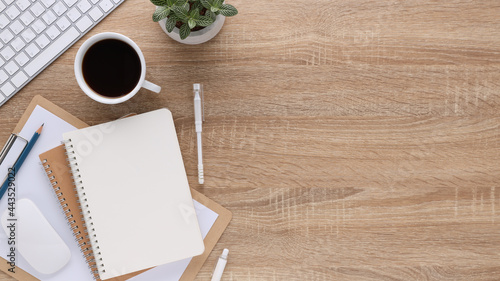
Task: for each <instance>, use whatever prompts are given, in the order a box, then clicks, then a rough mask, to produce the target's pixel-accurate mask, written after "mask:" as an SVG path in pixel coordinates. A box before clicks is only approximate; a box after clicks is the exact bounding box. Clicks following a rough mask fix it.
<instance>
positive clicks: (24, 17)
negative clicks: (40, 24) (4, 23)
mask: <svg viewBox="0 0 500 281" xmlns="http://www.w3.org/2000/svg"><path fill="white" fill-rule="evenodd" d="M20 19H21V21H22V22H23V23H24V25H26V26H28V25H29V24H30V23H32V22H33V21H34V20H35V17H34V16H33V15H32V14H31V13H30V11H26V12H24V14H22V15H21V17H20Z"/></svg>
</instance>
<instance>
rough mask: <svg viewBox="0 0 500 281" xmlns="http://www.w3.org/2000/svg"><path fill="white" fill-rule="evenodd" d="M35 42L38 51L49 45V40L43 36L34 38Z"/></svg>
mask: <svg viewBox="0 0 500 281" xmlns="http://www.w3.org/2000/svg"><path fill="white" fill-rule="evenodd" d="M35 42H36V43H37V44H38V46H40V49H43V48H45V47H47V45H49V44H50V40H49V38H47V36H45V34H42V35H40V36H39V37H38V38H36V40H35Z"/></svg>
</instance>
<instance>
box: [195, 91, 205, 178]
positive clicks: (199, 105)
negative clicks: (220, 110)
mask: <svg viewBox="0 0 500 281" xmlns="http://www.w3.org/2000/svg"><path fill="white" fill-rule="evenodd" d="M193 90H194V124H195V129H196V137H197V140H198V182H199V183H200V184H203V182H204V176H203V156H202V155H203V153H202V145H201V132H202V124H203V121H205V105H204V99H203V86H202V85H201V84H198V83H196V84H193Z"/></svg>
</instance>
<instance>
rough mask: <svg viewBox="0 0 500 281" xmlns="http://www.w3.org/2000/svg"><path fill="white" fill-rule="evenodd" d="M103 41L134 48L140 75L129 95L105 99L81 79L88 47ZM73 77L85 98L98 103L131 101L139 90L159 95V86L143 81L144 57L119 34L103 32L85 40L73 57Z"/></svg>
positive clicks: (136, 47) (129, 41)
mask: <svg viewBox="0 0 500 281" xmlns="http://www.w3.org/2000/svg"><path fill="white" fill-rule="evenodd" d="M105 39H116V40H120V41H123V42H125V43H127V44H128V45H129V46H131V47H132V48H134V50H135V51H136V53H137V55H138V56H139V59H140V61H141V75H140V78H139V82H137V85H136V86H135V88H134V89H133V90H132V91H130V92H129V93H127V94H125V95H123V96H120V97H116V98H115V97H106V96H103V95H100V94H98V93H96V92H95V91H94V90H93V89H92V88H91V87H89V85H88V84H87V82H85V79H84V78H83V71H82V62H83V58H84V57H85V54H86V53H87V50H88V49H89V48H90V47H92V46H93V45H94V44H95V43H97V42H99V41H102V40H105ZM75 76H76V81H77V82H78V85H79V86H80V88H81V89H82V90H83V92H84V93H85V94H87V96H89V97H90V98H92V99H93V100H95V101H98V102H100V103H105V104H117V103H121V102H124V101H127V100H129V99H131V98H132V97H133V96H135V94H137V92H138V91H139V90H140V89H141V88H145V89H148V90H150V91H152V92H155V93H159V92H160V90H161V87H160V86H158V85H156V84H153V83H151V82H149V81H147V80H146V79H145V77H146V62H145V60H144V55H143V54H142V51H141V49H139V46H137V44H136V43H135V42H134V41H132V40H131V39H130V38H128V37H127V36H125V35H122V34H119V33H114V32H104V33H99V34H96V35H94V36H92V37H90V38H89V39H87V41H85V42H84V43H83V44H82V46H81V47H80V49H79V50H78V52H77V53H76V57H75Z"/></svg>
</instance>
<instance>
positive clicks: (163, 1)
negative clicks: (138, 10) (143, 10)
mask: <svg viewBox="0 0 500 281" xmlns="http://www.w3.org/2000/svg"><path fill="white" fill-rule="evenodd" d="M150 1H151V3H153V4H154V5H155V6H165V5H167V0H150Z"/></svg>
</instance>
